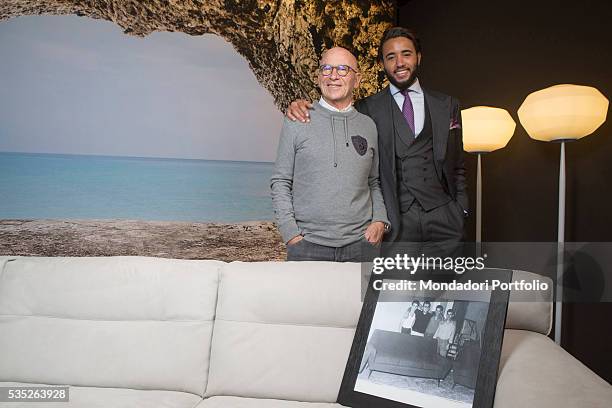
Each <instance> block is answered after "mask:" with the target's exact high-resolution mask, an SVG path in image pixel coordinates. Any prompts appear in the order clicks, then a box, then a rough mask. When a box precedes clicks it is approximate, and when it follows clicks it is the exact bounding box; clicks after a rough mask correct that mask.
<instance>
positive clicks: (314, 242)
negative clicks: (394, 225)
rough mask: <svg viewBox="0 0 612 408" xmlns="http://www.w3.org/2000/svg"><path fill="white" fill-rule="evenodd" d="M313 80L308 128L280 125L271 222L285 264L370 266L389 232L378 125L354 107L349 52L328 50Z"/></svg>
mask: <svg viewBox="0 0 612 408" xmlns="http://www.w3.org/2000/svg"><path fill="white" fill-rule="evenodd" d="M317 78H318V85H319V88H320V89H321V99H320V100H319V102H318V103H315V104H314V107H313V108H314V109H313V111H312V112H311V116H310V118H311V122H310V123H309V124H304V123H301V122H292V121H291V120H287V119H285V121H284V123H283V129H282V132H281V136H280V141H279V146H278V155H277V159H276V165H275V170H274V174H273V176H272V179H271V188H272V202H273V207H274V213H275V216H276V221H277V224H278V227H279V230H280V233H281V236H282V237H283V240H284V242H285V243H286V244H287V260H289V261H302V260H321V261H336V262H359V261H368V260H371V259H372V258H373V257H374V256H376V255H377V252H378V248H377V247H378V244H380V242H381V240H382V237H383V234H384V232H385V230H387V229H388V226H389V221H388V219H387V211H386V209H385V204H384V201H383V197H382V193H381V191H380V183H379V176H378V135H377V131H376V125H375V124H374V122H373V121H372V119H370V118H369V117H367V116H365V115H363V114H361V113H359V112H358V111H357V110H356V109H354V108H353V91H354V90H355V88H357V87H358V86H359V82H360V79H361V75H360V73H359V69H358V67H357V60H356V58H355V57H354V56H353V55H352V54H351V53H350V52H349V51H348V50H346V49H344V48H340V47H335V48H331V49H330V50H328V51H326V52H325V53H324V54H323V56H322V58H321V61H320V66H319V70H318V76H317Z"/></svg>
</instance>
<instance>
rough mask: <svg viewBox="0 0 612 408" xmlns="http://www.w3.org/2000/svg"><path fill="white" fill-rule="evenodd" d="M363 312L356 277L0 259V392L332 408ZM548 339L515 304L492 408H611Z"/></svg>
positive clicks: (312, 268) (124, 260)
mask: <svg viewBox="0 0 612 408" xmlns="http://www.w3.org/2000/svg"><path fill="white" fill-rule="evenodd" d="M515 275H516V277H525V276H527V277H528V278H533V276H531V275H529V274H527V273H525V272H515ZM360 310H361V271H360V267H359V265H357V264H332V263H311V262H302V263H290V262H264V263H243V262H233V263H229V264H228V263H223V262H217V261H188V260H171V259H159V258H144V257H106V258H35V257H18V258H11V257H0V386H11V385H15V386H17V385H25V386H30V385H33V384H53V385H69V386H70V402H68V403H57V402H56V403H52V404H51V405H49V406H54V407H57V406H68V407H105V408H109V407H113V408H124V407H125V408H128V407H129V408H137V407H147V408H156V407H168V408H193V407H197V408H260V407H261V408H268V407H269V408H294V407H301V408H323V407H329V408H331V407H340V406H339V405H337V404H335V401H336V398H337V394H338V390H339V387H340V382H341V380H342V376H343V372H344V367H345V364H346V360H347V357H348V354H349V350H350V347H351V344H352V340H353V334H354V330H355V325H356V323H357V319H358V317H359V313H360ZM550 326H551V304H550V303H549V302H538V303H524V302H520V303H519V302H515V303H511V305H510V307H509V312H508V319H507V324H506V331H505V335H504V344H503V350H502V359H501V363H500V370H499V382H498V385H497V392H496V397H495V407H497V408H501V407H513V408H514V407H517V406H518V407H581V408H582V407H602V408H603V407H611V406H612V387H611V386H610V385H609V384H608V383H607V382H605V381H604V380H602V379H601V378H599V377H598V376H597V375H595V374H594V373H593V372H592V371H590V370H589V369H588V368H586V367H585V366H584V365H582V364H581V363H580V362H579V361H577V360H576V359H574V358H573V357H572V356H571V355H569V354H568V353H567V352H565V351H564V350H563V349H561V348H560V347H558V346H556V345H555V344H554V342H552V341H551V340H550V339H549V338H548V337H547V336H546V335H547V334H548V332H549V330H550ZM42 405H45V404H42ZM42 405H41V404H39V403H29V405H28V404H27V403H0V407H1V408H4V407H24V406H35V407H40V406H42ZM45 406H47V405H45Z"/></svg>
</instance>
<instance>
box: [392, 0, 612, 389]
mask: <svg viewBox="0 0 612 408" xmlns="http://www.w3.org/2000/svg"><path fill="white" fill-rule="evenodd" d="M611 5H612V2H609V1H580V2H578V1H558V0H557V1H552V0H537V1H534V0H530V1H524V0H520V1H518V0H517V1H511V2H496V1H490V0H488V1H487V0H462V1H459V0H411V1H404V2H400V3H399V8H398V20H399V24H400V25H402V26H406V27H412V28H414V29H416V30H417V31H418V32H419V34H420V36H421V39H422V41H423V60H422V66H421V74H420V79H421V83H422V85H423V86H424V87H429V88H431V89H436V90H439V91H442V92H445V93H448V94H451V95H454V96H457V97H458V98H459V99H460V100H461V102H462V105H463V107H464V108H467V107H471V106H476V105H489V106H496V107H500V108H504V109H506V110H508V111H509V112H510V114H511V115H512V116H513V118H514V120H515V121H516V122H517V128H516V132H515V134H514V137H513V138H512V139H511V141H510V143H509V144H508V146H507V147H506V148H505V149H503V150H499V151H496V152H493V153H491V154H488V155H486V156H484V157H483V241H499V242H504V241H506V242H508V241H510V242H533V241H542V242H544V241H553V242H554V241H556V239H557V200H558V171H559V145H558V144H554V143H545V142H538V141H534V140H532V139H530V138H529V136H528V135H527V133H526V132H525V130H524V129H523V128H522V126H521V125H520V122H519V120H518V115H517V113H516V112H517V110H518V108H519V106H520V105H521V103H522V102H523V100H524V99H525V97H526V96H527V95H528V94H529V93H531V92H533V91H536V90H539V89H542V88H545V87H548V86H551V85H555V84H560V83H573V84H580V85H591V86H594V87H596V88H598V89H599V90H600V91H601V92H602V93H603V94H604V95H605V96H606V97H607V98H608V99H609V97H610V95H611V94H612V92H611V91H612V83H611V81H610V71H611V67H612V52H611V45H612V41H611V39H612V37H611V36H610V31H609V29H608V25H609V23H610V20H611V19H612V6H611ZM611 122H612V120H611V118H610V117H608V120H607V122H606V123H604V125H603V126H601V127H600V128H599V129H598V130H597V131H596V132H595V133H594V134H593V135H591V136H589V137H587V138H585V139H582V140H580V141H577V142H573V143H569V144H567V145H566V154H567V204H566V205H567V208H566V236H565V238H566V240H567V241H575V242H594V241H601V242H606V241H612V123H611ZM467 170H468V174H469V186H470V198H471V202H472V205H473V204H474V203H475V194H474V192H475V178H476V160H475V158H474V157H473V156H471V155H468V157H467ZM467 228H468V237H469V238H471V240H473V239H474V236H475V233H474V228H475V226H474V219H473V217H472V219H471V220H470V221H469V223H468V226H467ZM610 282H611V280H610V277H608V284H610ZM611 316H612V304H611V303H598V304H595V303H592V304H584V303H581V304H566V305H565V307H564V318H563V346H564V347H565V348H566V350H568V351H569V352H570V353H572V354H573V355H574V356H576V357H577V358H579V359H580V360H581V361H582V362H584V363H585V364H586V365H587V366H589V367H590V368H591V369H593V370H594V371H595V372H597V373H598V374H599V375H601V376H602V377H604V378H605V379H606V380H607V381H608V382H612V357H611V356H612V334H611V333H612V332H611V328H610V326H611V319H612V318H611Z"/></svg>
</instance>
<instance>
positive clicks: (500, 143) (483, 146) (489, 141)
mask: <svg viewBox="0 0 612 408" xmlns="http://www.w3.org/2000/svg"><path fill="white" fill-rule="evenodd" d="M461 121H462V126H463V150H465V151H466V152H469V153H475V154H477V155H478V168H477V171H476V247H477V248H476V249H477V255H478V256H480V254H481V248H480V246H481V244H482V164H481V155H482V154H484V153H490V152H492V151H494V150H498V149H501V148H502V147H505V146H506V145H507V144H508V142H509V141H510V138H511V137H512V135H513V134H514V129H515V128H516V123H515V122H514V120H513V119H512V116H510V114H509V113H508V111H506V110H504V109H500V108H493V107H490V106H474V107H473V108H469V109H464V110H462V111H461Z"/></svg>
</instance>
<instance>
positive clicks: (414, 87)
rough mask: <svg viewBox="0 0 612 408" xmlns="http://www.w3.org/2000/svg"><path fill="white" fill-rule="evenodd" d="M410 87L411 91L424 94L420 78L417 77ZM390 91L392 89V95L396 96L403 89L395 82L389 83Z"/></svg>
mask: <svg viewBox="0 0 612 408" xmlns="http://www.w3.org/2000/svg"><path fill="white" fill-rule="evenodd" d="M408 89H409V90H410V92H415V93H418V94H422V93H423V89H422V88H421V84H420V83H419V78H417V79H416V80H415V81H414V82H413V83H412V85H410V86H409V87H408ZM389 91H391V95H393V96H395V95H396V94H397V93H399V92H402V90H401V89H399V88H398V87H397V86H395V85H393V84H389Z"/></svg>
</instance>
